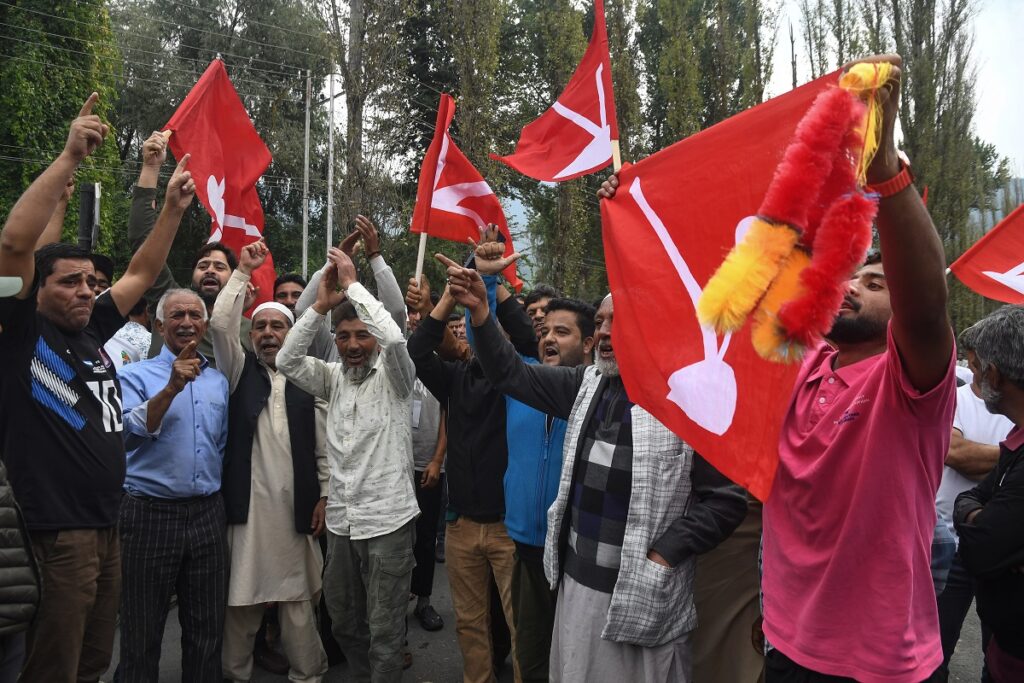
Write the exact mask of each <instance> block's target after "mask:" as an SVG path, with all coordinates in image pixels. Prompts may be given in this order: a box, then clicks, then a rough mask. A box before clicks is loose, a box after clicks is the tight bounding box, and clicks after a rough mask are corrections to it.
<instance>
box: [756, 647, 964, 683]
mask: <svg viewBox="0 0 1024 683" xmlns="http://www.w3.org/2000/svg"><path fill="white" fill-rule="evenodd" d="M944 680H945V676H944V675H943V674H941V673H940V672H939V671H936V672H934V673H933V674H932V675H931V676H929V677H928V678H926V679H924V680H923V681H922V682H921V683H939V681H944ZM764 683H857V682H856V680H854V679H853V678H845V677H843V676H830V675H828V674H820V673H818V672H817V671H811V670H810V669H807V668H805V667H802V666H800V665H799V664H797V663H796V662H794V661H793V660H792V659H790V658H789V657H787V656H786V655H784V654H782V653H781V652H779V651H778V650H772V651H771V652H769V653H768V656H767V657H765V659H764Z"/></svg>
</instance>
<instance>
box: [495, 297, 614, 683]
mask: <svg viewBox="0 0 1024 683" xmlns="http://www.w3.org/2000/svg"><path fill="white" fill-rule="evenodd" d="M545 313H546V315H545V316H544V318H543V322H542V323H541V327H540V340H539V342H538V347H539V348H538V350H539V354H538V356H539V357H540V359H541V362H543V363H544V364H545V365H563V366H566V367H578V366H581V365H590V364H591V363H592V362H593V349H594V308H593V307H592V306H590V305H589V304H586V303H584V302H582V301H579V300H577V299H561V298H554V299H550V300H549V301H548V302H547V305H546V307H545ZM527 362H533V361H532V359H529V360H528V361H527ZM565 427H566V421H565V420H563V419H561V418H558V417H554V416H552V415H547V414H545V413H542V412H541V411H539V410H537V409H536V408H531V407H530V406H528V405H526V404H525V403H521V402H519V401H517V400H516V399H514V398H511V397H508V396H506V429H507V434H508V468H507V469H506V470H505V526H506V527H507V528H508V535H509V536H510V537H511V538H512V540H513V541H514V542H515V544H516V553H515V560H514V564H513V567H512V614H513V618H514V620H515V624H514V626H515V629H514V630H515V634H516V636H515V638H516V656H517V658H518V659H519V671H520V673H521V675H522V679H523V681H524V682H527V681H538V682H546V681H547V680H548V657H549V654H550V652H551V630H552V628H553V627H554V623H555V596H556V593H554V592H553V591H552V590H551V587H550V585H548V581H547V579H546V578H545V577H544V536H545V534H546V533H547V526H548V525H547V514H548V508H549V507H550V506H551V503H553V502H554V500H555V497H556V496H557V495H558V482H559V478H560V476H561V473H562V445H563V441H564V440H565Z"/></svg>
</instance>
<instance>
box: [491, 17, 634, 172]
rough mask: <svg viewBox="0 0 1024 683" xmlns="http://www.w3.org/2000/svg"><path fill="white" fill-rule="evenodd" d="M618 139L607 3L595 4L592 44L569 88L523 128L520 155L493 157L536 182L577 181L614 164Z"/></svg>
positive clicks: (517, 149)
mask: <svg viewBox="0 0 1024 683" xmlns="http://www.w3.org/2000/svg"><path fill="white" fill-rule="evenodd" d="M618 139H619V125H618V123H617V121H616V118H615V98H614V97H613V96H612V64H611V60H610V59H609V57H608V33H607V31H606V29H605V25H604V2H603V0H594V30H593V33H592V34H591V36H590V44H589V45H588V46H587V51H586V52H584V53H583V59H582V60H580V64H579V66H577V67H576V71H575V73H573V75H572V78H570V79H569V84H568V85H567V86H565V90H564V91H562V94H561V95H560V96H559V97H558V99H557V100H556V101H555V104H554V105H552V107H551V108H550V109H548V110H547V111H546V112H544V113H543V114H542V115H541V117H540V118H539V119H537V120H536V121H533V122H532V123H530V124H528V125H527V126H526V127H525V128H523V132H522V133H521V134H520V136H519V143H518V144H517V145H516V151H515V153H513V154H511V155H509V156H507V157H500V156H497V155H495V154H492V155H491V158H492V159H497V160H498V161H501V162H504V163H506V164H508V165H509V166H511V167H512V168H514V169H516V170H517V171H519V172H520V173H522V174H523V175H527V176H530V177H531V178H536V179H537V180H546V181H551V182H557V181H563V180H572V179H573V178H578V177H580V176H584V175H587V174H588V173H593V172H594V171H598V170H600V169H602V168H604V167H605V166H607V165H608V164H610V163H611V162H612V142H611V141H612V140H618Z"/></svg>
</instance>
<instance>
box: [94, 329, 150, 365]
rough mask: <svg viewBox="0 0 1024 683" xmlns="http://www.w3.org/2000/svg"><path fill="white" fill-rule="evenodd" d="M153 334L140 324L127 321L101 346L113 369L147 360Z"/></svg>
mask: <svg viewBox="0 0 1024 683" xmlns="http://www.w3.org/2000/svg"><path fill="white" fill-rule="evenodd" d="M152 339H153V334H152V333H151V332H150V331H149V330H147V329H146V328H145V327H144V326H143V325H142V324H141V323H137V322H135V321H133V320H129V321H128V322H126V323H125V324H124V327H122V328H121V329H119V330H118V331H117V332H116V333H115V334H114V336H113V337H111V338H110V339H109V340H107V343H106V344H104V345H103V350H104V351H106V352H107V355H108V356H110V360H111V361H113V363H114V367H115V368H120V367H122V366H125V365H128V364H130V363H138V362H139V361H140V360H146V359H147V358H149V346H150V342H151V341H152Z"/></svg>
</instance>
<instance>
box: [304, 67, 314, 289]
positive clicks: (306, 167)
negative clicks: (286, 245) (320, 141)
mask: <svg viewBox="0 0 1024 683" xmlns="http://www.w3.org/2000/svg"><path fill="white" fill-rule="evenodd" d="M312 94H313V80H312V77H311V76H310V72H309V69H306V156H305V164H304V168H303V171H302V277H303V278H304V279H306V278H308V277H309V100H310V98H311V96H312Z"/></svg>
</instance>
